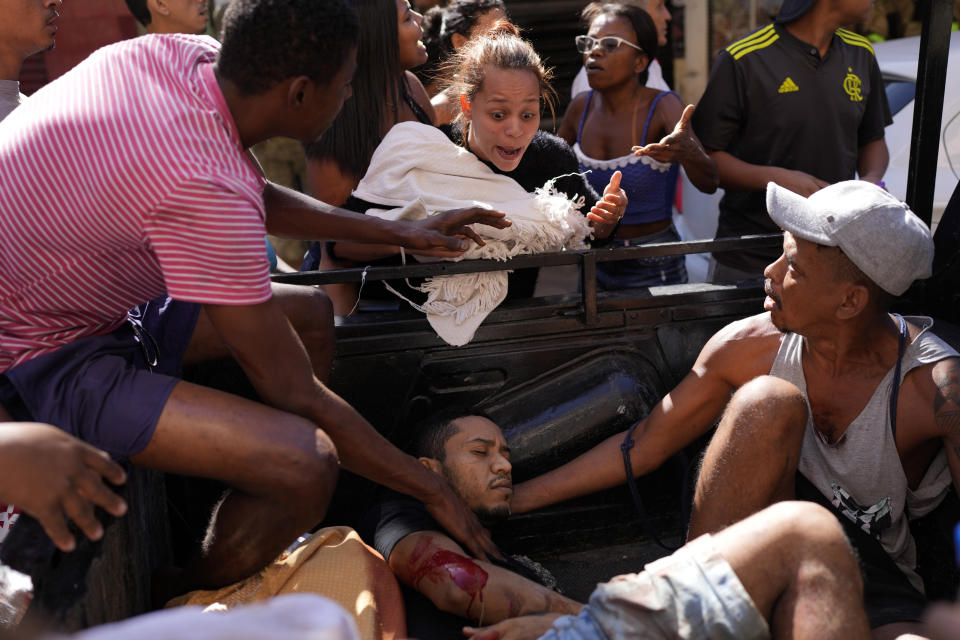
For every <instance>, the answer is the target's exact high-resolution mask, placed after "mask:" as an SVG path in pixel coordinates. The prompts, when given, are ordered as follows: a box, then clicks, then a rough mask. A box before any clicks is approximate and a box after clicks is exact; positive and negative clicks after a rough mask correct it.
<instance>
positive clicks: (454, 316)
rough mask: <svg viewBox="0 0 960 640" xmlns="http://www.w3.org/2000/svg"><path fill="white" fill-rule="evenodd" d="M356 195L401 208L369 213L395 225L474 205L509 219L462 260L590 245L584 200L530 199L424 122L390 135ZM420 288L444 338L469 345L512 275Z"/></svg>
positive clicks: (439, 279) (552, 193) (483, 230)
mask: <svg viewBox="0 0 960 640" xmlns="http://www.w3.org/2000/svg"><path fill="white" fill-rule="evenodd" d="M353 195H354V196H356V197H357V198H360V199H362V200H366V201H368V202H376V203H382V204H383V205H384V206H385V207H396V208H393V209H386V208H383V209H370V210H368V211H367V214H370V215H376V216H379V217H382V218H386V219H389V220H401V219H402V220H418V219H422V218H425V217H427V216H429V215H433V214H435V213H438V212H442V211H446V210H448V209H459V208H462V207H471V206H481V207H488V208H491V209H496V210H498V211H503V212H504V213H506V214H507V217H508V218H509V219H510V221H511V222H512V223H513V224H512V225H511V226H510V227H507V228H506V229H494V228H493V227H488V226H485V225H479V224H478V225H474V226H473V229H474V230H475V231H476V232H477V233H478V234H479V235H480V236H481V237H482V238H483V239H484V240H485V241H486V245H485V246H483V247H480V246H477V245H476V244H474V243H472V242H471V246H470V248H469V249H468V250H467V251H466V252H465V253H464V254H463V256H462V257H461V258H457V260H461V259H473V258H492V259H494V260H506V259H507V258H511V257H513V256H516V255H520V254H525V253H544V252H548V251H560V250H562V249H564V248H567V249H579V248H583V247H585V246H586V245H585V244H584V238H585V237H586V236H588V235H589V234H590V232H591V228H590V226H589V224H588V222H587V219H586V218H585V217H584V216H583V215H582V214H581V213H580V208H581V207H582V206H583V199H582V198H581V199H580V200H579V201H577V202H575V201H572V200H570V199H569V198H567V197H566V196H565V195H564V194H558V193H557V192H556V190H555V189H554V188H553V182H552V181H551V182H548V183H547V184H545V185H544V186H543V187H542V188H539V189H537V190H536V192H535V193H528V192H527V191H525V190H524V189H523V187H521V186H520V185H519V184H517V182H516V181H514V180H513V179H512V178H509V177H507V176H504V175H500V174H497V173H494V172H493V171H491V170H490V168H489V167H488V166H486V165H485V164H483V163H482V162H481V161H480V160H479V159H477V157H476V156H475V155H473V154H472V153H470V152H469V151H467V150H466V149H463V148H462V147H459V146H457V145H456V144H454V143H453V142H451V141H450V140H449V139H448V138H447V136H446V135H445V134H444V133H443V132H442V131H440V130H439V129H436V128H434V127H431V126H428V125H424V124H421V123H419V122H402V123H400V124H397V125H394V127H393V128H392V129H390V131H389V133H387V135H386V136H385V137H384V139H383V141H382V142H381V143H380V146H379V147H377V150H376V151H375V152H374V154H373V158H372V159H371V161H370V168H369V169H367V174H366V175H365V176H364V177H363V180H361V181H360V184H359V185H358V186H357V189H356V190H355V191H354V192H353ZM418 259H419V260H422V261H429V260H432V259H431V258H419V257H418ZM419 288H420V290H421V291H423V292H424V293H426V294H427V301H426V302H425V303H424V304H423V305H422V306H418V305H414V306H416V307H417V308H418V309H420V310H421V311H423V312H424V313H426V314H427V319H428V320H429V322H430V325H431V326H432V327H433V328H434V330H436V332H437V334H438V335H439V336H440V337H441V338H443V339H444V340H445V341H446V342H448V343H449V344H452V345H455V346H461V345H464V344H467V343H468V342H470V340H472V339H473V335H474V333H475V332H476V329H477V327H478V326H479V325H480V323H481V322H482V321H483V319H484V318H485V317H486V316H487V314H489V313H490V312H491V311H492V310H493V309H495V308H496V307H497V305H499V304H500V303H501V302H503V299H504V298H505V297H506V295H507V272H505V271H493V272H486V273H468V274H457V275H449V276H436V277H433V278H428V279H427V280H426V282H424V284H423V285H422V286H421V287H419ZM394 293H396V292H394ZM397 295H399V294H397ZM401 297H402V296H401ZM411 304H412V303H411Z"/></svg>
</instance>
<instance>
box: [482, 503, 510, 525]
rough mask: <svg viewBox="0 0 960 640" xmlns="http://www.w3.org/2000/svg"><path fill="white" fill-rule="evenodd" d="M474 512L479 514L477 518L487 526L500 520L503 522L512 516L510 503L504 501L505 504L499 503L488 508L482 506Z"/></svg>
mask: <svg viewBox="0 0 960 640" xmlns="http://www.w3.org/2000/svg"><path fill="white" fill-rule="evenodd" d="M474 513H476V514H477V519H478V520H479V521H480V524H482V525H483V526H485V527H489V526H492V525H495V524H498V523H500V522H503V521H504V520H506V519H507V518H509V517H510V513H511V512H510V505H509V504H507V503H506V502H504V503H503V504H498V505H497V506H495V507H491V508H489V509H488V508H486V507H481V508H480V509H475V510H474Z"/></svg>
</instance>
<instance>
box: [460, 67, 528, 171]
mask: <svg viewBox="0 0 960 640" xmlns="http://www.w3.org/2000/svg"><path fill="white" fill-rule="evenodd" d="M465 106H466V108H465V109H464V112H463V116H464V118H465V119H466V120H467V123H468V133H467V147H468V148H469V149H470V151H472V152H473V153H474V154H475V155H476V156H477V157H478V158H480V159H481V160H486V161H487V162H490V163H492V164H493V165H495V166H496V167H497V168H498V169H500V170H501V171H504V172H508V171H513V170H514V169H516V168H517V165H518V164H520V160H521V159H522V158H523V154H524V152H525V151H526V150H527V147H528V146H530V142H531V141H533V136H534V135H535V134H536V133H537V129H538V128H540V83H539V81H538V80H537V76H536V75H534V73H533V72H532V71H526V70H520V69H499V68H496V67H487V69H486V72H485V74H484V80H483V85H481V87H480V89H479V91H477V93H476V95H474V96H473V99H472V100H470V101H469V102H468V103H467V104H466V105H465Z"/></svg>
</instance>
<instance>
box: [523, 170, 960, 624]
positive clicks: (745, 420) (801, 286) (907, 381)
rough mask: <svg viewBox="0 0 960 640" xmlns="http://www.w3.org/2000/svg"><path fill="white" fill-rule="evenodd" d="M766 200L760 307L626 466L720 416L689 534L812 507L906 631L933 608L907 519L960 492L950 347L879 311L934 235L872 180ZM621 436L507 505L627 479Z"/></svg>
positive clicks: (680, 389)
mask: <svg viewBox="0 0 960 640" xmlns="http://www.w3.org/2000/svg"><path fill="white" fill-rule="evenodd" d="M766 198H767V206H768V208H769V211H770V215H771V217H772V218H773V220H774V221H776V223H777V224H778V225H780V227H781V228H783V229H784V231H785V233H784V239H783V253H782V255H781V256H780V257H779V258H778V259H777V260H776V261H775V262H773V263H772V264H770V265H769V266H767V268H766V270H765V272H764V275H765V277H766V283H765V290H766V293H767V296H766V298H765V300H764V305H763V306H764V309H765V312H764V313H762V314H760V315H756V316H752V317H750V318H746V319H743V320H738V321H736V322H733V323H731V324H729V325H727V326H726V327H724V328H723V329H721V330H720V331H719V332H717V334H716V335H714V336H713V337H712V338H711V339H710V340H709V342H708V343H707V345H706V346H705V347H704V348H703V350H702V351H701V353H700V356H699V357H698V358H697V361H696V362H695V363H694V365H693V368H692V370H691V371H690V373H689V374H688V375H687V376H686V377H685V378H684V379H683V380H682V381H681V382H680V383H679V384H678V385H677V386H676V387H675V388H674V389H673V390H672V391H671V392H670V393H669V394H667V396H666V397H665V398H664V399H663V400H662V401H661V402H660V403H659V404H658V405H657V406H656V407H654V409H653V410H652V411H651V412H650V414H649V415H648V416H647V417H646V418H645V419H644V420H643V421H641V422H640V423H639V424H638V425H636V427H635V429H634V431H633V435H632V439H633V445H632V447H631V464H632V470H633V473H634V475H642V474H645V473H648V472H650V471H652V470H654V469H656V468H657V467H658V466H660V464H662V463H663V462H664V461H665V460H666V459H668V458H669V457H670V456H671V455H673V454H674V453H675V452H677V451H679V450H680V449H682V448H683V447H684V446H686V445H687V444H689V443H690V442H692V441H694V440H695V439H696V438H698V437H699V436H701V435H703V434H704V433H706V432H707V431H709V430H710V429H711V427H712V426H713V425H714V424H716V421H717V418H718V417H720V416H721V414H722V417H720V422H719V426H718V427H717V431H716V433H715V435H714V436H713V439H712V440H711V442H710V444H709V446H708V448H707V451H706V453H705V455H704V458H703V464H702V467H701V471H700V477H699V478H698V481H697V488H696V493H695V496H694V506H693V513H692V516H691V521H690V528H689V531H688V534H687V535H688V539H693V538H694V537H696V536H699V535H701V534H703V533H708V532H715V531H718V530H720V529H723V528H724V527H726V526H728V525H730V524H732V523H734V522H736V521H738V520H740V519H742V518H744V517H746V516H747V515H749V514H751V513H754V512H756V511H758V510H760V509H762V508H764V507H765V506H767V505H769V504H771V503H773V502H778V501H781V500H787V499H792V498H794V497H797V498H802V499H807V500H812V501H815V502H819V503H821V504H823V505H824V506H826V507H828V508H829V509H831V511H833V513H834V514H835V515H836V516H837V517H838V519H839V520H840V522H841V523H842V524H844V528H845V529H846V531H847V535H848V537H849V538H850V540H851V542H852V543H853V544H854V546H855V547H856V548H857V550H858V555H859V556H860V559H861V568H862V569H863V574H864V600H865V605H866V610H867V615H868V618H869V620H870V626H871V628H872V629H873V632H874V637H875V638H882V637H896V635H897V634H900V633H908V632H910V631H911V630H913V631H914V632H916V630H917V629H919V626H916V625H917V621H919V620H920V619H921V614H922V612H923V609H924V607H925V604H926V601H925V596H924V594H923V582H922V580H921V578H920V576H919V575H918V574H917V571H916V567H917V555H916V551H917V549H916V544H915V542H914V540H913V538H912V536H911V533H910V529H909V527H908V515H909V517H910V518H915V517H919V516H922V515H924V514H928V513H930V512H931V511H933V510H934V509H936V508H937V507H938V506H939V505H940V504H941V502H942V500H943V498H944V496H945V495H946V493H947V492H948V491H949V489H950V484H951V482H952V483H953V485H954V486H960V357H958V354H957V352H956V351H954V349H952V348H951V347H950V346H948V345H947V344H946V343H945V342H943V341H942V340H941V339H940V338H938V337H936V336H935V335H934V334H933V333H932V332H931V326H932V325H933V321H932V320H931V319H930V318H926V317H905V318H904V317H901V316H899V315H897V314H892V313H890V312H889V311H888V309H889V306H890V303H891V302H892V301H893V300H894V299H895V298H896V296H899V295H900V294H902V293H904V291H906V290H907V288H908V287H909V286H910V284H911V283H912V282H913V281H914V280H917V279H922V278H926V277H928V276H929V275H930V270H931V264H932V261H933V241H932V239H931V236H930V231H929V229H927V227H926V225H925V224H924V223H923V222H922V221H921V220H920V219H919V218H917V217H916V216H915V215H914V214H913V213H912V212H911V211H910V209H909V208H908V207H907V206H906V205H905V204H903V203H902V202H900V201H898V200H897V199H896V198H894V197H893V196H891V195H890V194H889V193H887V192H886V191H884V190H883V189H881V188H880V187H877V186H876V185H873V184H870V183H868V182H865V181H847V182H839V183H837V184H834V185H830V186H828V187H825V188H823V189H821V190H820V191H817V192H816V193H814V194H813V195H811V196H810V197H803V196H800V195H797V194H796V193H793V192H792V191H789V190H787V189H784V188H782V187H779V186H777V185H775V184H773V183H770V184H769V185H767V192H766ZM731 394H732V396H731ZM623 442H624V434H619V435H616V436H613V437H611V438H610V439H608V440H607V441H605V442H603V443H601V444H600V445H598V446H597V447H595V448H594V449H592V450H590V451H588V452H587V453H584V454H583V455H581V456H580V457H578V458H576V459H574V460H573V461H571V462H569V463H568V464H566V465H564V466H563V467H560V468H559V469H555V470H554V471H552V472H550V473H548V474H545V475H543V476H540V477H539V478H535V479H533V480H530V481H528V482H525V483H522V484H519V485H516V486H515V489H514V499H513V511H514V513H522V512H524V511H528V510H530V509H533V508H537V507H539V506H542V505H544V504H549V503H553V502H558V501H561V500H566V499H569V498H572V497H575V496H579V495H584V494H587V493H592V492H594V491H598V490H600V489H604V488H607V487H611V486H614V485H617V484H620V483H622V482H623V481H624V467H623V458H622V455H621V443H623ZM798 526H802V523H798ZM773 627H774V628H776V627H777V622H776V620H774V623H773Z"/></svg>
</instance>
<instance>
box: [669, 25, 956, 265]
mask: <svg viewBox="0 0 960 640" xmlns="http://www.w3.org/2000/svg"><path fill="white" fill-rule="evenodd" d="M874 51H875V52H876V55H877V63H878V64H879V65H880V72H881V74H882V75H883V80H884V85H885V87H886V91H887V100H888V102H889V103H890V113H891V114H892V115H893V124H891V125H890V126H889V127H887V129H886V132H885V137H886V140H887V148H888V149H889V150H890V165H889V166H888V167H887V173H886V174H885V175H884V178H883V180H884V182H885V183H886V188H887V190H888V191H889V192H890V193H892V194H894V195H895V196H897V197H898V198H900V199H902V200H905V199H906V196H907V173H908V171H909V162H910V137H911V132H912V129H913V105H914V95H915V90H916V81H917V59H918V58H919V56H920V37H919V36H916V37H912V38H899V39H896V40H890V41H887V42H880V43H877V44H875V45H874ZM958 180H960V32H958V31H954V32H953V33H952V34H951V37H950V59H949V62H948V64H947V83H946V90H945V94H944V100H943V120H942V121H941V125H940V144H939V151H938V154H937V179H936V186H935V188H934V196H933V222H934V225H936V223H937V222H938V221H939V219H940V215H941V214H942V213H943V209H944V207H946V206H947V202H948V201H949V200H950V196H951V195H952V194H953V190H954V188H955V187H956V186H957V181H958ZM682 184H683V190H682V203H683V214H682V215H677V216H674V220H675V221H676V225H677V229H678V230H679V231H680V235H681V236H682V237H683V239H684V240H695V239H704V238H712V237H713V235H714V233H715V232H716V230H717V215H718V206H719V203H720V197H721V196H722V193H723V190H722V189H718V190H717V193H715V194H711V195H707V194H704V193H700V192H699V191H697V188H696V187H694V186H693V185H692V184H690V181H689V180H687V178H686V176H683V180H682ZM706 268H707V261H706V259H705V258H701V257H699V256H691V257H690V258H688V260H687V269H688V271H690V272H691V273H690V275H691V278H690V280H691V281H693V282H695V281H698V280H702V279H703V278H705V274H706Z"/></svg>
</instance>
